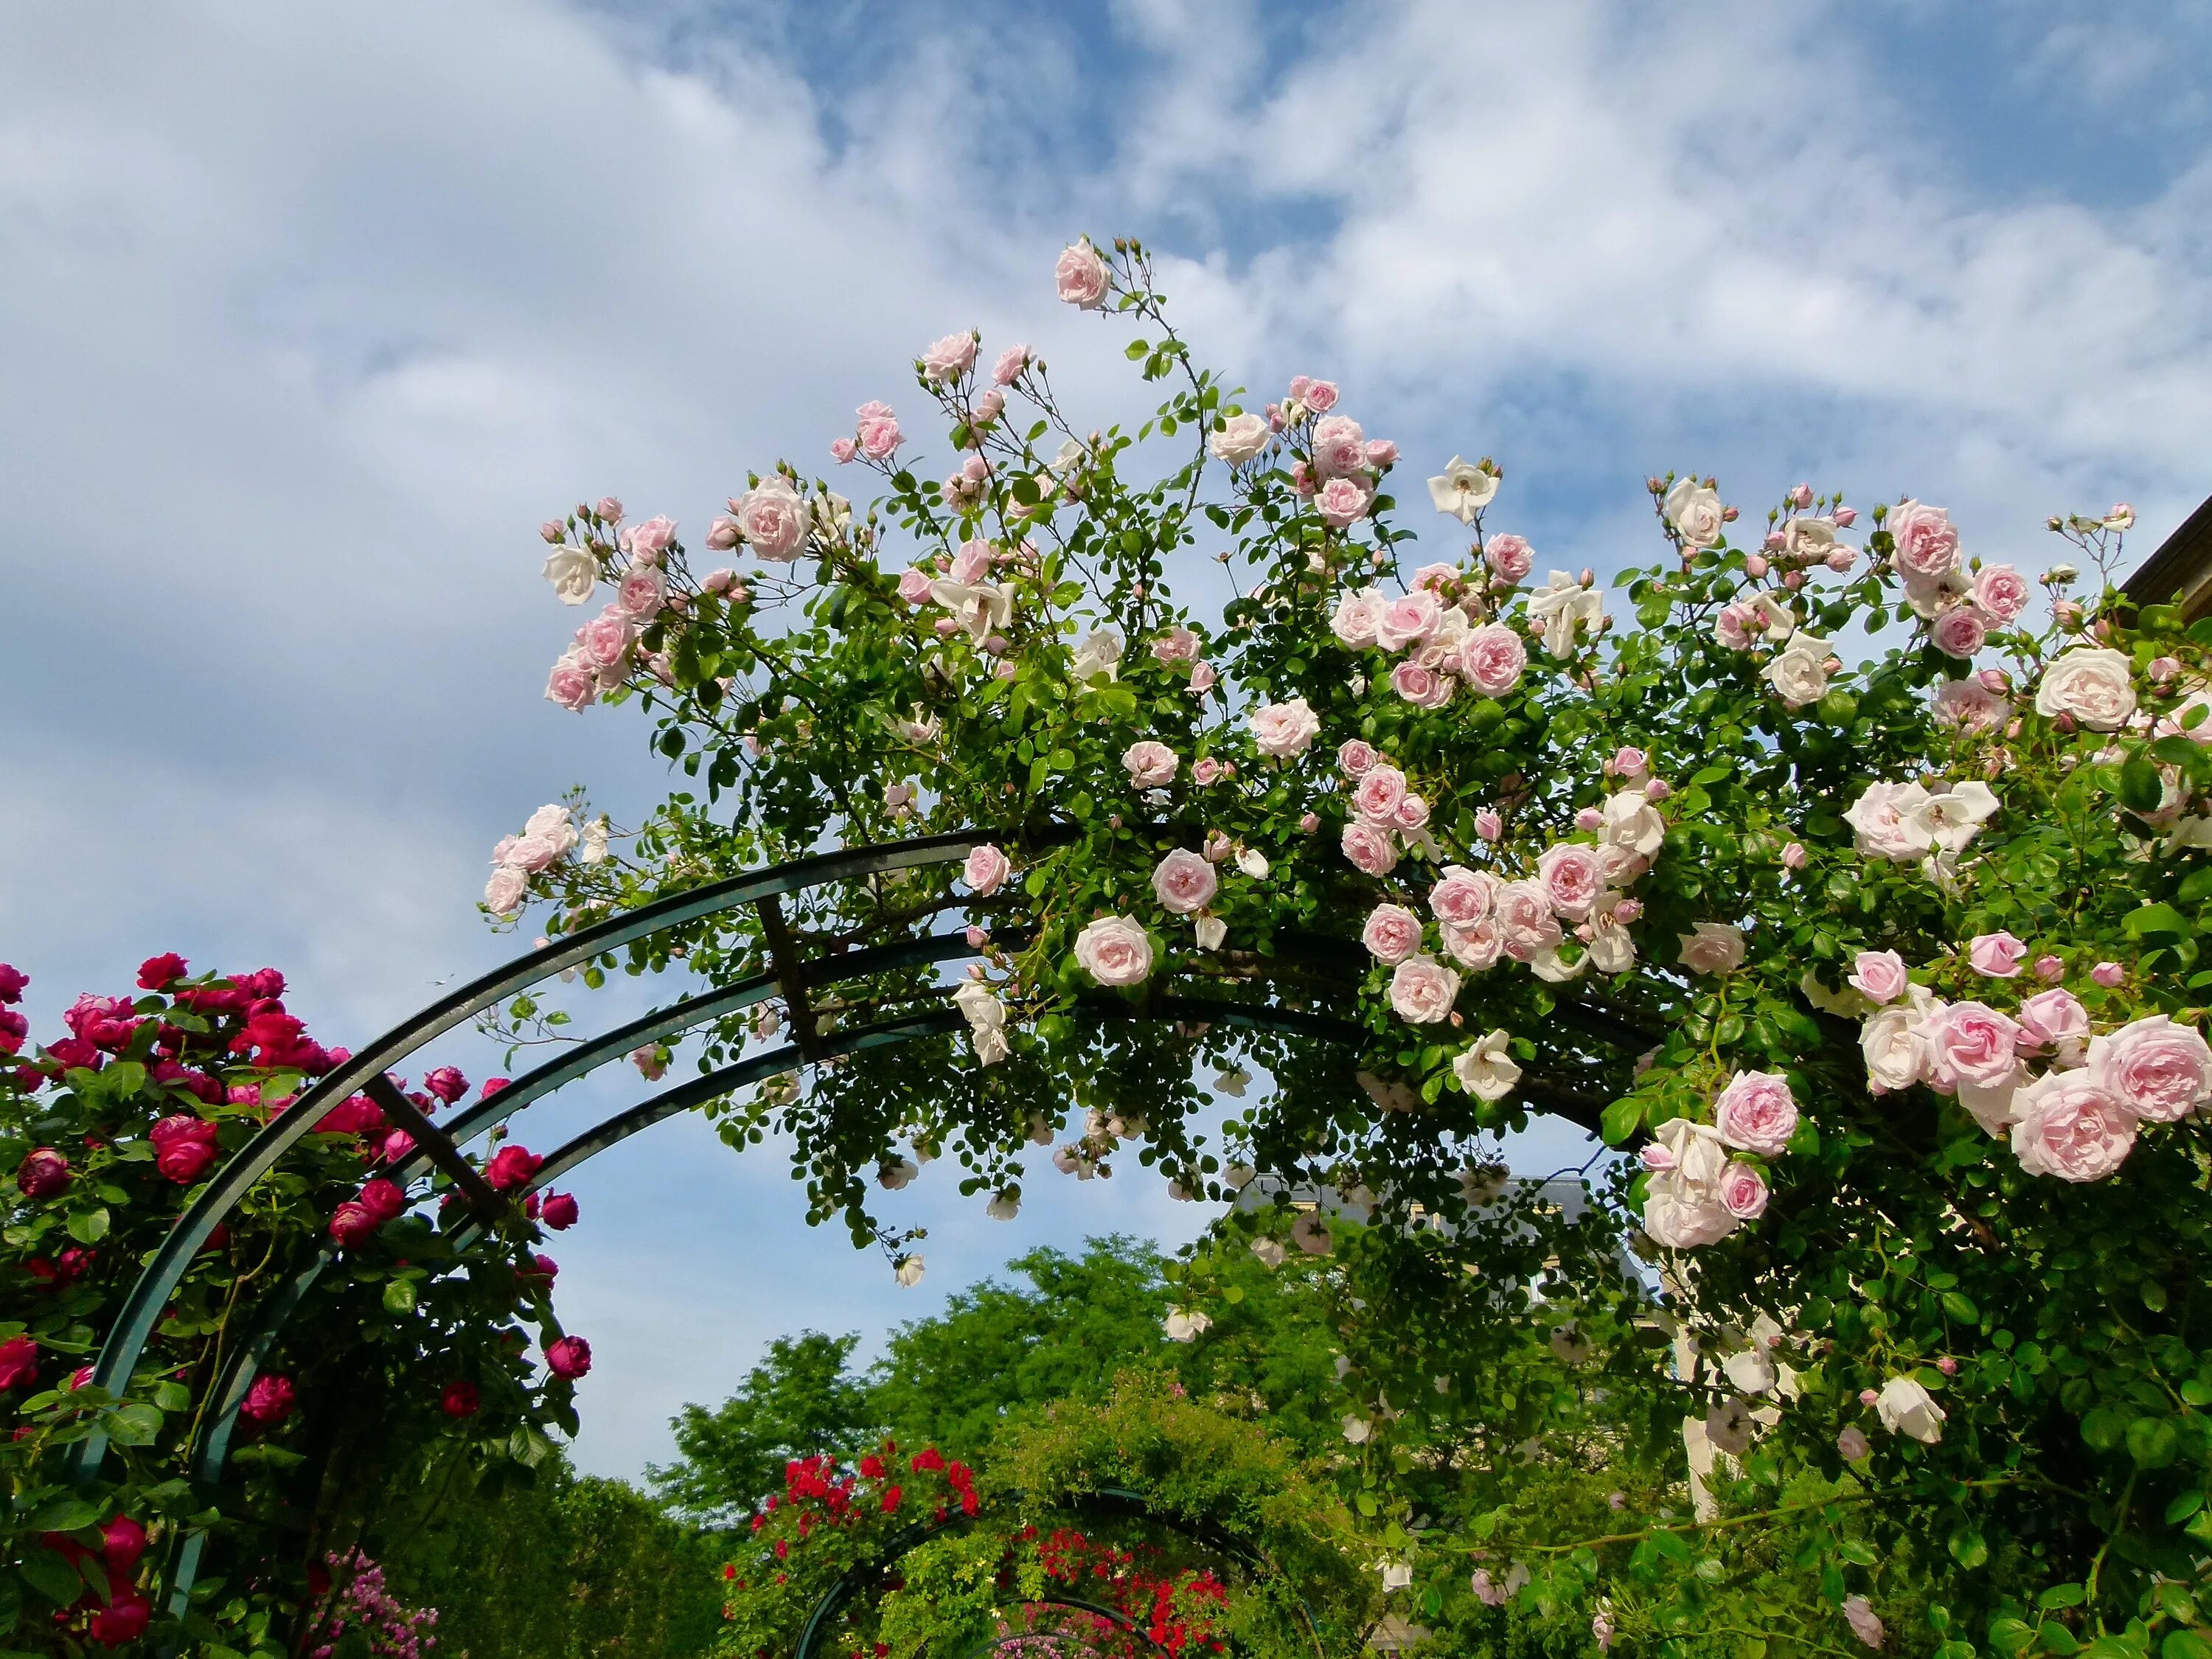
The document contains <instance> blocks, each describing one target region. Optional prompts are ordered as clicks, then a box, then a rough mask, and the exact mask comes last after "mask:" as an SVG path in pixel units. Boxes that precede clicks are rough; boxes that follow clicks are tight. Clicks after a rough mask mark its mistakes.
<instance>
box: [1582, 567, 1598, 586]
mask: <svg viewBox="0 0 2212 1659" xmlns="http://www.w3.org/2000/svg"><path fill="white" fill-rule="evenodd" d="M1596 580H1597V572H1596V571H1595V570H1593V569H1591V568H1589V566H1588V565H1584V566H1583V586H1584V587H1588V586H1590V585H1591V584H1592V583H1594V582H1595V581H1596Z"/></svg>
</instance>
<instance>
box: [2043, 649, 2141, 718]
mask: <svg viewBox="0 0 2212 1659" xmlns="http://www.w3.org/2000/svg"><path fill="white" fill-rule="evenodd" d="M2035 712H2036V713H2037V714H2069V715H2071V716H2072V717H2073V719H2074V722H2075V725H2077V726H2087V728H2088V729H2089V730H2090V731H2092V732H2117V731H2118V730H2119V729H2120V727H2122V726H2124V725H2126V724H2127V721H2128V716H2129V715H2130V714H2134V713H2135V712H2136V686H2135V671H2134V665H2132V664H2131V663H2130V661H2129V660H2128V658H2127V654H2126V653H2124V652H2120V651H2110V650H2106V649H2103V648H2101V647H2096V646H2087V645H2081V646H2076V647H2074V649H2073V650H2071V651H2069V652H2067V653H2065V654H2064V655H2063V656H2061V657H2060V658H2059V659H2057V661H2056V662H2054V663H2052V664H2051V665H2050V666H2049V667H2048V668H2045V670H2044V671H2043V680H2042V683H2041V684H2039V685H2038V686H2037V687H2036V688H2035Z"/></svg>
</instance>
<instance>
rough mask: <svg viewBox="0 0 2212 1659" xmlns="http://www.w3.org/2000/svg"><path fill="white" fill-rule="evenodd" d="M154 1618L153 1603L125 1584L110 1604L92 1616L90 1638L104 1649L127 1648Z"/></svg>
mask: <svg viewBox="0 0 2212 1659" xmlns="http://www.w3.org/2000/svg"><path fill="white" fill-rule="evenodd" d="M153 1617H154V1607H153V1603H151V1602H150V1601H147V1599H146V1598H145V1597H144V1596H143V1595H140V1594H139V1593H138V1591H137V1589H135V1588H133V1587H132V1586H131V1585H130V1584H127V1583H126V1584H125V1585H124V1586H122V1588H121V1589H118V1590H117V1591H116V1592H115V1599H114V1600H113V1601H110V1602H109V1603H108V1604H107V1605H106V1607H102V1608H100V1611H99V1612H97V1613H94V1614H93V1615H92V1639H93V1640H94V1641H95V1642H97V1643H99V1644H100V1646H102V1647H104V1648H119V1647H125V1646H128V1645H129V1644H131V1643H133V1642H135V1641H137V1639H138V1638H140V1637H142V1636H143V1635H144V1634H145V1633H146V1626H148V1625H149V1623H151V1622H152V1620H153Z"/></svg>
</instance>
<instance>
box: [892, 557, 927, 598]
mask: <svg viewBox="0 0 2212 1659" xmlns="http://www.w3.org/2000/svg"><path fill="white" fill-rule="evenodd" d="M930 581H931V575H930V573H929V572H928V571H927V570H925V569H924V568H922V567H921V566H920V565H915V566H912V567H910V568H908V569H906V570H903V571H902V572H900V573H899V582H898V591H899V598H901V599H904V600H905V601H906V602H907V603H908V605H920V604H921V602H922V601H923V600H924V599H927V598H928V597H929V585H930Z"/></svg>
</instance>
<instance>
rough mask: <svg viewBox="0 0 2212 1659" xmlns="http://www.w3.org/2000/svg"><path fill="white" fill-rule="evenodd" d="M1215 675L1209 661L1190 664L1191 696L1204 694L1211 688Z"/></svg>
mask: <svg viewBox="0 0 2212 1659" xmlns="http://www.w3.org/2000/svg"><path fill="white" fill-rule="evenodd" d="M1214 680H1215V675H1214V672H1213V665H1212V663H1210V662H1194V663H1193V664H1192V665H1190V690H1191V695H1192V696H1200V697H1202V696H1205V695H1206V693H1207V692H1209V691H1211V690H1213V686H1214Z"/></svg>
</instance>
